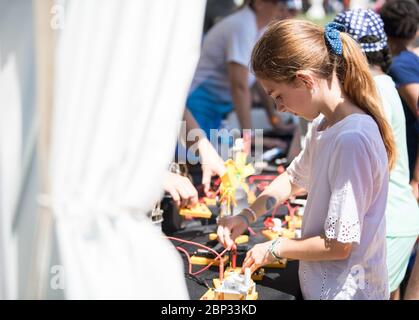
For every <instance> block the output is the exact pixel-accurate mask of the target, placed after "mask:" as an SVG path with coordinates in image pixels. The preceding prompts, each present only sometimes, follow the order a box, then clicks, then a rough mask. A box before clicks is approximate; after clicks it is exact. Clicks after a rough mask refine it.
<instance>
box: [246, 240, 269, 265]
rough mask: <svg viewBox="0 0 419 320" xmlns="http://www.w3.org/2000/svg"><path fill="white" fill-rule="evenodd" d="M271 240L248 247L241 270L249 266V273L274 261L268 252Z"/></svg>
mask: <svg viewBox="0 0 419 320" xmlns="http://www.w3.org/2000/svg"><path fill="white" fill-rule="evenodd" d="M272 241H273V240H272ZM272 241H268V242H264V243H259V244H257V245H255V246H254V247H253V248H252V249H250V250H249V251H248V252H247V254H246V258H244V261H243V265H242V270H245V269H246V268H249V269H250V273H253V272H255V271H256V270H257V269H259V268H260V267H262V266H264V265H266V264H269V263H272V262H274V261H275V258H274V257H273V256H272V255H271V253H270V252H269V247H270V246H271V243H272Z"/></svg>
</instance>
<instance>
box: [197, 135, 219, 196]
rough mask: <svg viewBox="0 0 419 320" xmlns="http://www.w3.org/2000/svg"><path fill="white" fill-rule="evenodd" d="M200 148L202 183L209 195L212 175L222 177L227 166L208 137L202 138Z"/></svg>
mask: <svg viewBox="0 0 419 320" xmlns="http://www.w3.org/2000/svg"><path fill="white" fill-rule="evenodd" d="M198 149H199V154H200V158H201V167H202V184H203V185H204V192H205V194H206V195H207V196H209V195H210V184H211V177H212V176H216V175H218V176H220V177H221V176H222V175H223V174H224V173H225V172H226V168H225V166H224V161H223V159H221V157H220V156H219V155H218V153H217V151H216V150H215V149H214V147H213V146H212V145H211V143H210V142H209V141H208V139H206V138H204V139H201V141H200V142H199V145H198Z"/></svg>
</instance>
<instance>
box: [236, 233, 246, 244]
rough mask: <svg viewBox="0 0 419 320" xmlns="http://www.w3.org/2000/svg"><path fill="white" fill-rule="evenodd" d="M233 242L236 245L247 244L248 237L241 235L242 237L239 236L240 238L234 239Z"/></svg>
mask: <svg viewBox="0 0 419 320" xmlns="http://www.w3.org/2000/svg"><path fill="white" fill-rule="evenodd" d="M234 242H235V243H236V244H243V243H248V242H249V236H248V235H245V234H243V235H241V236H238V237H237V238H236V240H234Z"/></svg>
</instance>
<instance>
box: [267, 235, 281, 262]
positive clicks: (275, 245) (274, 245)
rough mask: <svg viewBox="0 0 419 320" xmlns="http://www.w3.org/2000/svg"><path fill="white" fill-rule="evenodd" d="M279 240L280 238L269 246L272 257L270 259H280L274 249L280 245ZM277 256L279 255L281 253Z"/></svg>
mask: <svg viewBox="0 0 419 320" xmlns="http://www.w3.org/2000/svg"><path fill="white" fill-rule="evenodd" d="M281 240H282V239H281V238H276V239H275V240H274V241H272V243H271V246H270V247H269V252H270V254H271V255H272V257H274V258H275V260H280V259H281V257H280V256H279V255H277V254H276V253H275V250H276V247H277V245H279V244H280V243H281ZM279 254H281V252H280V253H279Z"/></svg>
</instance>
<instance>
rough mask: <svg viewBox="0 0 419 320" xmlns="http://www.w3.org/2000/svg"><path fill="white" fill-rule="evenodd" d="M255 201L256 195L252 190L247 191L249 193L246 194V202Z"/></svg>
mask: <svg viewBox="0 0 419 320" xmlns="http://www.w3.org/2000/svg"><path fill="white" fill-rule="evenodd" d="M255 201H256V195H255V193H254V192H253V191H249V193H248V194H247V202H248V203H249V205H250V204H252V203H253V202H255Z"/></svg>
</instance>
